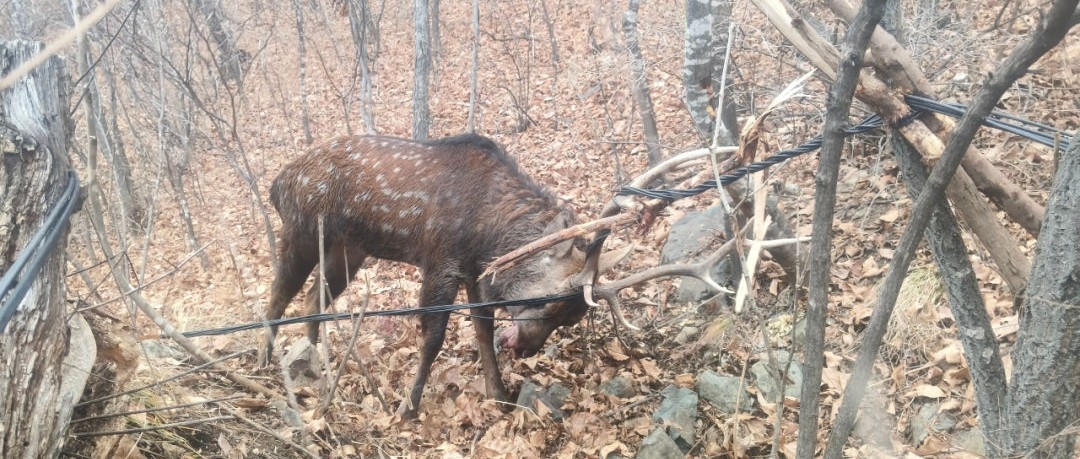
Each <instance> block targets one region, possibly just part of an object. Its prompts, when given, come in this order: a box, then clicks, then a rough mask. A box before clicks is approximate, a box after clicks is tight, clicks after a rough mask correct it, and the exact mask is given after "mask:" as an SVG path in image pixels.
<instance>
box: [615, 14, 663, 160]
mask: <svg viewBox="0 0 1080 459" xmlns="http://www.w3.org/2000/svg"><path fill="white" fill-rule="evenodd" d="M638 5H639V1H638V0H630V5H629V6H628V7H627V8H626V13H625V14H624V15H623V34H624V35H626V50H627V52H629V53H630V78H631V79H632V80H633V81H631V83H630V88H631V89H630V90H631V91H632V92H633V94H634V100H635V101H637V105H638V111H640V112H641V125H642V127H643V128H644V130H645V148H646V149H647V150H648V153H649V166H655V165H657V164H660V161H661V160H663V159H664V158H663V154H662V153H661V152H660V134H659V133H658V132H657V130H656V114H655V112H654V111H653V103H652V96H650V95H649V84H648V81H646V80H645V57H644V56H642V55H641V45H640V43H639V42H640V41H641V34H640V33H638V30H637V15H638Z"/></svg>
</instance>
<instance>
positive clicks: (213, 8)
mask: <svg viewBox="0 0 1080 459" xmlns="http://www.w3.org/2000/svg"><path fill="white" fill-rule="evenodd" d="M192 2H193V3H194V4H195V10H196V11H198V12H199V13H200V14H201V15H202V18H203V20H205V21H206V25H207V27H209V28H210V38H211V39H213V41H214V45H215V46H217V54H216V57H217V66H218V73H219V74H221V76H222V78H223V79H224V80H225V81H233V82H235V83H236V84H242V83H243V80H244V65H245V61H246V60H247V58H246V57H245V54H244V53H243V52H242V51H240V49H239V48H237V46H236V39H235V38H233V34H232V31H231V30H229V28H228V27H227V26H226V18H225V14H224V12H223V11H222V9H221V2H220V1H219V0H192ZM301 46H303V45H301Z"/></svg>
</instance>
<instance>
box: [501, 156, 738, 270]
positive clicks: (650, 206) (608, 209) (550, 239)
mask: <svg viewBox="0 0 1080 459" xmlns="http://www.w3.org/2000/svg"><path fill="white" fill-rule="evenodd" d="M735 150H736V147H721V148H717V149H715V150H711V149H708V148H700V149H697V150H691V151H687V152H683V153H680V154H677V155H675V156H672V157H670V158H668V159H666V160H664V161H662V162H661V163H660V164H657V165H656V166H654V167H653V168H651V169H649V170H648V171H645V172H644V173H642V174H641V175H639V176H637V177H635V178H634V179H633V180H631V181H630V183H628V184H627V186H631V187H638V188H641V187H645V186H647V185H648V184H649V183H651V182H653V181H654V180H656V179H657V178H659V177H660V176H662V175H664V174H665V173H667V172H669V171H671V170H673V169H675V168H677V167H678V166H679V165H681V164H683V163H686V162H688V161H693V160H695V159H698V158H702V157H704V156H708V155H710V154H731V153H734V152H735ZM699 180H700V178H698V177H694V178H692V179H690V180H688V182H695V181H699ZM666 205H667V202H666V201H664V200H660V199H650V200H648V201H646V202H645V203H643V204H638V203H636V202H635V201H634V199H633V198H631V197H630V196H615V197H614V198H612V199H611V201H610V202H608V204H607V205H606V206H605V207H604V210H603V211H602V212H601V215H600V218H599V219H597V220H593V221H588V222H584V223H579V224H577V225H574V226H571V227H569V228H566V229H564V230H562V231H559V232H557V233H553V234H549V235H547V236H544V237H542V238H540V239H537V240H535V241H533V242H530V243H529V244H527V245H524V246H522V247H520V248H518V249H516V250H513V251H511V252H508V253H506V254H505V255H503V256H500V257H499V258H496V259H495V260H492V262H491V263H490V264H488V266H487V268H486V269H484V272H483V274H481V275H480V277H484V276H487V275H490V274H494V273H497V272H498V271H501V270H503V269H506V268H510V267H512V266H514V265H515V264H516V263H517V262H518V261H520V260H522V259H524V258H526V257H528V256H529V255H532V254H534V253H537V252H539V251H541V250H544V249H546V248H548V247H551V246H554V245H555V244H558V243H560V242H563V241H567V240H570V239H574V238H578V237H582V236H584V235H586V234H588V233H592V232H600V233H601V234H603V235H605V236H606V235H607V233H610V232H611V230H613V229H616V228H623V227H626V226H629V225H630V224H632V223H633V222H634V221H635V220H641V215H642V214H643V213H644V212H645V211H646V210H649V211H651V212H652V213H653V215H655V213H656V212H659V211H660V210H661V209H663V207H664V206H666ZM630 208H636V210H638V212H637V213H620V211H622V210H627V209H630ZM594 249H595V250H596V253H595V254H594V253H592V252H590V253H589V258H594V257H598V256H599V254H600V247H599V245H597V246H596V247H594ZM596 268H597V266H593V269H594V270H595V269H596Z"/></svg>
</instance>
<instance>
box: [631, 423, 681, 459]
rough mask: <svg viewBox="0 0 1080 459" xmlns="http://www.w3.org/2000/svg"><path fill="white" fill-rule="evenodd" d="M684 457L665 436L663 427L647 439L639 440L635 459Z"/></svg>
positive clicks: (678, 458) (674, 458) (677, 446)
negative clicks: (639, 444) (639, 443)
mask: <svg viewBox="0 0 1080 459" xmlns="http://www.w3.org/2000/svg"><path fill="white" fill-rule="evenodd" d="M684 457H686V455H685V454H683V452H682V450H680V449H679V445H676V444H675V441H674V440H672V439H671V437H669V436H667V433H665V432H664V428H663V427H658V428H657V429H656V430H654V431H652V433H651V434H649V436H648V437H645V439H644V440H641V446H640V447H638V451H637V454H635V455H634V458H635V459H682V458H684Z"/></svg>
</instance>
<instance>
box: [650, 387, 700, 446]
mask: <svg viewBox="0 0 1080 459" xmlns="http://www.w3.org/2000/svg"><path fill="white" fill-rule="evenodd" d="M661 394H663V395H664V400H663V401H662V402H660V408H659V409H657V410H656V412H655V413H653V416H652V417H653V419H654V420H656V421H659V422H660V423H661V425H664V426H667V431H668V436H670V437H671V438H672V440H675V443H676V444H678V445H679V447H680V448H682V449H684V450H689V449H690V447H691V446H693V444H694V424H695V423H696V422H697V403H698V395H697V393H695V392H694V391H692V390H690V389H686V388H682V387H674V386H668V387H667V388H665V389H664V390H663V391H661Z"/></svg>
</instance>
